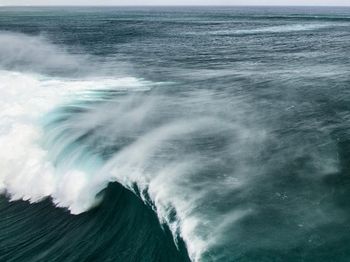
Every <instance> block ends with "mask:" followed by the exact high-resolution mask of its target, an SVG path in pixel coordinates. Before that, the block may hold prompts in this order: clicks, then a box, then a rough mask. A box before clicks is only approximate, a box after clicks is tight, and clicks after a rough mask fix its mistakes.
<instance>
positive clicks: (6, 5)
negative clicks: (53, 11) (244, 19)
mask: <svg viewBox="0 0 350 262" xmlns="http://www.w3.org/2000/svg"><path fill="white" fill-rule="evenodd" d="M0 7H350V5H323V4H320V5H300V4H299V5H290V4H288V5H270V4H265V5H249V4H248V5H240V4H237V5H236V4H231V5H211V4H208V5H193V4H192V5H152V4H150V5H147V4H146V5H118V4H115V5H114V4H113V5H89V4H84V5H73V4H72V5H67V4H65V5H60V4H55V5H36V4H31V5H29V4H28V5H8V4H0Z"/></svg>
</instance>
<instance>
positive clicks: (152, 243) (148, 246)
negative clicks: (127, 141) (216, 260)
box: [0, 183, 189, 262]
mask: <svg viewBox="0 0 350 262" xmlns="http://www.w3.org/2000/svg"><path fill="white" fill-rule="evenodd" d="M103 194H104V201H103V202H102V203H101V204H100V205H99V206H98V207H96V208H95V209H93V210H91V211H89V212H86V213H83V214H81V215H77V216H72V215H71V214H70V213H69V212H68V211H67V210H65V209H57V208H55V207H54V206H53V205H52V202H51V200H50V199H46V200H45V201H42V202H39V203H35V204H32V205H28V204H27V203H26V202H23V201H16V202H8V201H7V200H6V199H5V198H3V197H1V198H0V212H1V213H2V214H6V216H1V217H0V230H1V232H2V234H1V235H0V261H8V262H14V261H28V262H34V261H69V262H78V261H91V262H92V261H171V262H176V261H189V259H188V256H187V253H186V249H185V248H184V246H183V245H182V244H180V245H178V248H176V247H175V245H174V243H173V238H172V236H171V233H170V231H169V230H168V229H167V227H166V226H164V225H162V226H161V225H160V224H159V222H158V220H157V217H156V215H155V213H154V212H153V211H152V210H151V209H150V208H148V207H147V206H145V205H144V203H143V202H142V201H141V200H140V199H139V198H138V197H136V196H135V195H134V194H133V193H131V192H130V191H128V190H126V189H124V188H123V187H122V186H120V185H119V184H117V183H113V184H110V185H109V186H108V187H107V188H106V189H105V190H104V192H103Z"/></svg>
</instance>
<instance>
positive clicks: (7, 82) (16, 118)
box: [0, 71, 147, 213]
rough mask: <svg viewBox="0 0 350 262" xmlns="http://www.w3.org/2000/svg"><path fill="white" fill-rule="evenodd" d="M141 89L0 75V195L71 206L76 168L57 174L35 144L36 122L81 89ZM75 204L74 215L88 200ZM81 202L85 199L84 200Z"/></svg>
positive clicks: (79, 180) (128, 83)
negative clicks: (52, 199) (5, 194)
mask: <svg viewBox="0 0 350 262" xmlns="http://www.w3.org/2000/svg"><path fill="white" fill-rule="evenodd" d="M97 88H102V89H117V90H118V88H120V89H122V90H124V89H128V90H130V89H141V90H144V89H146V88H147V87H146V85H145V83H144V82H143V81H142V80H138V79H136V78H132V77H127V78H121V79H104V78H92V79H84V80H81V79H80V80H74V79H60V78H56V79H55V78H48V77H44V76H41V75H38V74H27V73H26V74H25V73H18V72H11V71H0V92H1V98H0V120H1V121H0V144H1V147H2V150H1V151H0V170H1V173H0V191H1V192H4V191H6V193H7V194H9V196H10V197H11V199H12V200H17V199H24V200H29V201H31V202H36V201H39V200H41V199H43V198H44V197H47V196H52V197H53V198H54V201H55V203H56V204H57V205H59V206H64V207H68V206H72V208H71V209H72V210H75V208H74V203H73V202H77V201H76V200H77V199H78V195H79V193H80V192H81V191H82V190H83V188H85V187H86V184H87V183H86V175H85V174H83V173H82V171H81V170H74V169H73V170H64V172H63V173H61V172H62V170H57V169H56V168H55V167H54V166H53V165H52V162H51V161H50V160H49V159H48V157H47V155H48V154H47V152H46V151H45V150H44V149H43V148H42V147H41V146H40V144H39V141H40V139H41V137H42V132H43V130H42V129H41V128H40V124H39V119H40V117H41V116H43V115H44V114H45V113H47V112H48V111H50V110H52V109H53V108H54V107H55V106H57V105H58V104H60V103H63V102H64V101H66V100H67V99H68V98H71V97H72V96H76V95H77V94H79V92H82V91H83V90H84V92H85V96H86V98H88V95H87V93H86V92H87V90H89V89H90V90H92V89H94V90H95V89H97ZM93 199H94V195H93V196H92V197H91V200H90V202H89V203H84V204H81V206H82V207H79V210H78V211H75V212H74V213H79V212H82V211H85V210H86V209H87V208H88V207H89V206H91V205H92V202H93V201H94V200H93ZM85 202H86V201H85Z"/></svg>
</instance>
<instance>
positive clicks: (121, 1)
mask: <svg viewBox="0 0 350 262" xmlns="http://www.w3.org/2000/svg"><path fill="white" fill-rule="evenodd" d="M0 5H27V6H28V5H29V6H31V5H317V6H319V5H326V6H327V5H329V6H350V0H0Z"/></svg>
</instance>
